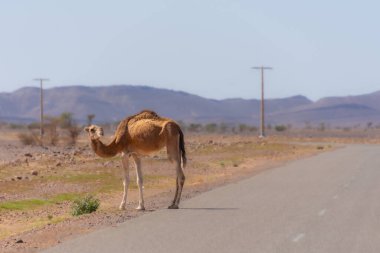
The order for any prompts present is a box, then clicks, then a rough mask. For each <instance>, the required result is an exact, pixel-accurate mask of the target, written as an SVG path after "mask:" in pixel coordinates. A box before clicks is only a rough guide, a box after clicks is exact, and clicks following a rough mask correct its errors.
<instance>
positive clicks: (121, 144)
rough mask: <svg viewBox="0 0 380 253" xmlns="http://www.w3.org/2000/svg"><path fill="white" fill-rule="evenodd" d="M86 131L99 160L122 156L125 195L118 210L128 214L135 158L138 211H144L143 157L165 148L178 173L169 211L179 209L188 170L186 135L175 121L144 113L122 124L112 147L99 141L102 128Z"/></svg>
mask: <svg viewBox="0 0 380 253" xmlns="http://www.w3.org/2000/svg"><path fill="white" fill-rule="evenodd" d="M84 130H85V131H86V132H88V136H89V139H90V145H91V148H92V150H93V151H94V152H95V153H96V154H97V155H98V156H100V157H104V158H108V157H114V156H115V155H117V154H119V153H121V157H122V165H123V171H124V178H123V186H124V193H123V198H122V201H121V204H120V207H119V209H120V210H125V208H126V203H127V191H128V184H129V157H132V159H133V161H134V163H135V167H136V175H137V185H138V188H139V204H138V206H137V208H136V209H137V210H145V207H144V197H143V176H142V171H141V157H142V156H144V155H149V154H151V153H152V152H156V151H159V150H161V149H162V148H164V147H166V150H167V155H168V159H169V160H170V161H171V162H174V163H175V168H176V173H177V179H176V192H175V195H174V200H173V202H172V204H171V205H170V206H169V207H168V208H169V209H178V208H179V202H180V199H181V193H182V189H183V185H184V183H185V175H184V172H183V169H184V168H185V166H186V151H185V142H184V136H183V132H182V130H181V128H180V127H179V125H178V124H177V123H176V122H175V121H173V120H172V119H169V118H163V117H160V116H158V115H157V113H155V112H153V111H148V110H144V111H142V112H140V113H138V114H135V115H133V116H130V117H127V118H126V119H124V120H122V121H121V122H120V123H119V125H118V127H117V129H116V132H115V134H114V137H113V139H112V141H111V142H110V143H109V144H104V143H103V142H102V141H101V140H100V139H99V138H100V137H101V136H103V129H102V128H101V127H100V126H97V125H90V126H88V127H86V128H85V129H84ZM181 161H182V166H181Z"/></svg>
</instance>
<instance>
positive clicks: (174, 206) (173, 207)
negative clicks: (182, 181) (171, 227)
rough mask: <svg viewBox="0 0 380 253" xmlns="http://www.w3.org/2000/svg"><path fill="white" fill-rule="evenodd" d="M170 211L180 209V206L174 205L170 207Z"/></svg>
mask: <svg viewBox="0 0 380 253" xmlns="http://www.w3.org/2000/svg"><path fill="white" fill-rule="evenodd" d="M168 209H178V205H175V204H173V205H171V206H169V207H168Z"/></svg>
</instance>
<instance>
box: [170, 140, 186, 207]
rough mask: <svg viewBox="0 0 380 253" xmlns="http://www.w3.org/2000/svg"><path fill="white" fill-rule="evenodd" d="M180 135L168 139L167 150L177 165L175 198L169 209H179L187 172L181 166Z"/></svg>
mask: <svg viewBox="0 0 380 253" xmlns="http://www.w3.org/2000/svg"><path fill="white" fill-rule="evenodd" d="M178 140H179V139H178V136H173V138H171V140H168V145H167V152H168V156H169V159H170V160H172V161H174V162H175V165H176V173H177V178H176V191H175V195H174V199H173V203H172V204H171V205H170V206H169V209H178V205H179V202H180V200H181V194H182V189H183V185H184V184H185V174H184V173H183V169H182V166H181V154H180V150H179V145H178Z"/></svg>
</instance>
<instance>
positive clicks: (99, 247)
mask: <svg viewBox="0 0 380 253" xmlns="http://www.w3.org/2000/svg"><path fill="white" fill-rule="evenodd" d="M189 169H191V168H190V166H189ZM181 206H182V209H179V210H160V211H156V212H153V213H150V214H147V215H144V216H141V217H139V218H137V219H133V220H130V221H127V222H125V223H123V224H121V225H120V226H118V227H113V228H108V229H104V230H101V231H97V232H94V233H92V234H89V235H86V236H82V237H80V238H76V239H74V240H72V241H68V242H65V243H62V244H60V245H59V246H58V247H55V248H52V249H49V250H47V251H46V252H51V253H53V252H54V253H56V252H64V253H67V252H70V253H75V252H81V253H85V252H89V253H97V252H112V253H118V252H133V253H139V252H165V253H168V252H181V253H185V252H218V253H221V252H258V253H270V252H281V253H282V252H292V253H294V252H307V253H311V252H332V253H340V252H342V253H343V252H344V253H348V252H360V253H361V252H363V253H364V252H365V253H371V252H374V253H375V252H376V253H379V252H380V146H374V145H352V146H347V147H346V148H343V149H338V150H336V151H333V152H329V153H323V154H321V155H318V156H315V157H311V158H307V159H304V160H300V161H296V162H292V163H290V164H288V165H286V166H283V167H279V168H275V169H271V170H267V171H265V172H263V173H260V174H258V175H256V176H254V177H252V178H249V179H246V180H243V181H241V182H239V183H236V184H230V185H227V186H224V187H220V188H218V189H215V190H213V191H210V192H207V193H204V194H202V195H199V196H198V197H195V198H193V199H190V200H188V201H184V202H183V203H182V205H181Z"/></svg>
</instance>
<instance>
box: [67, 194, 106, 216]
mask: <svg viewBox="0 0 380 253" xmlns="http://www.w3.org/2000/svg"><path fill="white" fill-rule="evenodd" d="M99 205H100V201H99V199H96V198H94V196H91V195H87V196H86V197H84V198H80V199H77V200H75V201H74V203H73V205H72V207H71V208H72V209H71V214H72V215H73V216H79V215H82V214H86V213H92V212H95V211H96V210H97V209H98V207H99Z"/></svg>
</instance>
